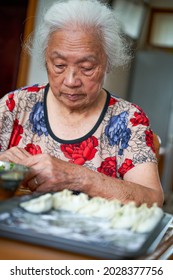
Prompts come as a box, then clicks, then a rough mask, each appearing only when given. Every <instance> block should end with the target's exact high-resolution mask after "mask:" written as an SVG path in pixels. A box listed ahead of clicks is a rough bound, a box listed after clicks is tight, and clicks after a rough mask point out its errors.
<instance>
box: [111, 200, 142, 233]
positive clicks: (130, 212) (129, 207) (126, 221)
mask: <svg viewBox="0 0 173 280" xmlns="http://www.w3.org/2000/svg"><path fill="white" fill-rule="evenodd" d="M136 219H137V207H136V204H135V203H134V202H129V203H128V204H125V205H123V206H122V207H119V209H117V211H116V212H115V215H114V217H113V218H112V221H111V227H112V228H116V229H130V228H131V227H132V226H133V224H134V222H135V221H136Z"/></svg>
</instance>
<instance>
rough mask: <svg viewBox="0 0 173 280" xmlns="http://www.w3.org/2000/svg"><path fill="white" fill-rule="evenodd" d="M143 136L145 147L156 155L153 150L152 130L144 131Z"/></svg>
mask: <svg viewBox="0 0 173 280" xmlns="http://www.w3.org/2000/svg"><path fill="white" fill-rule="evenodd" d="M145 135H146V137H145V141H146V144H147V146H148V147H151V149H152V151H153V152H154V153H156V150H155V147H154V141H153V132H152V130H151V129H150V130H146V131H145Z"/></svg>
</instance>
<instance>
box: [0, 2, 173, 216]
mask: <svg viewBox="0 0 173 280" xmlns="http://www.w3.org/2000/svg"><path fill="white" fill-rule="evenodd" d="M53 2H55V0H6V1H3V2H2V1H1V4H0V14H1V17H0V61H1V64H0V65H1V66H0V74H1V75H0V97H2V96H3V95H4V94H6V93H8V92H10V91H13V90H14V89H16V88H19V87H22V86H26V85H32V84H35V83H42V82H47V75H46V72H45V69H43V68H41V67H40V65H39V63H38V61H37V56H33V57H32V58H30V57H29V56H28V55H27V54H26V53H25V52H24V51H23V49H22V44H23V41H24V40H25V39H26V38H27V37H28V35H29V34H30V33H31V32H32V31H33V30H36V29H37V26H38V24H39V22H40V20H41V18H42V13H43V11H44V9H47V7H49V6H50V5H51V4H52V3H53ZM105 2H106V3H108V4H109V5H110V6H111V8H112V9H113V11H114V13H115V14H117V15H118V17H119V19H120V21H121V28H122V31H123V33H124V34H125V37H126V39H127V40H128V41H129V43H130V44H131V47H132V50H133V59H132V61H131V64H130V65H128V67H124V68H118V69H116V70H114V71H113V72H111V73H110V74H109V75H108V76H107V79H106V81H105V85H104V87H105V88H106V89H108V90H109V91H111V92H112V93H113V94H115V95H118V96H120V97H122V98H125V99H127V100H129V101H132V102H134V103H136V104H138V105H139V106H141V107H142V108H143V109H144V111H145V112H146V113H147V115H148V116H149V118H150V121H151V126H152V129H153V131H154V132H155V133H156V134H157V135H159V137H160V139H161V149H160V161H159V173H160V177H161V181H162V185H163V189H164V192H165V209H166V211H168V212H171V213H173V0H164V1H163V0H112V1H111V0H107V1H106V0H105Z"/></svg>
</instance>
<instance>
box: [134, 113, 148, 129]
mask: <svg viewBox="0 0 173 280" xmlns="http://www.w3.org/2000/svg"><path fill="white" fill-rule="evenodd" d="M130 121H131V123H132V125H133V126H136V125H139V124H142V125H145V126H148V125H149V120H148V118H147V116H146V115H145V113H144V112H143V111H141V112H140V113H138V112H135V113H134V118H131V119H130Z"/></svg>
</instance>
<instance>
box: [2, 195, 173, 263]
mask: <svg viewBox="0 0 173 280" xmlns="http://www.w3.org/2000/svg"><path fill="white" fill-rule="evenodd" d="M28 198H31V196H22V197H16V198H13V199H10V200H6V201H5V202H4V201H3V202H1V203H0V236H1V237H6V238H10V239H14V240H20V241H25V242H29V243H32V244H38V245H44V246H48V247H53V248H57V249H62V250H65V251H70V252H75V253H79V254H84V255H88V256H94V257H96V258H98V259H135V258H137V257H139V256H143V255H145V254H148V253H151V252H152V251H153V250H155V248H156V247H157V245H158V244H159V242H160V241H161V239H162V237H163V236H164V234H165V232H166V231H167V229H168V227H169V225H170V223H171V222H172V219H173V218H172V215H170V214H167V213H164V215H163V217H162V219H161V220H160V221H159V222H158V224H157V225H156V227H155V228H154V229H153V230H152V231H151V232H149V233H143V234H139V233H134V232H132V231H130V230H115V229H112V230H111V229H110V228H108V227H107V221H105V220H101V219H98V218H97V219H96V218H87V217H85V216H81V215H77V214H72V213H70V212H67V211H50V212H48V213H44V214H31V213H27V212H26V211H24V210H23V209H21V208H20V207H19V203H20V202H21V201H25V200H27V199H28Z"/></svg>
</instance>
